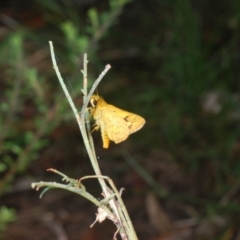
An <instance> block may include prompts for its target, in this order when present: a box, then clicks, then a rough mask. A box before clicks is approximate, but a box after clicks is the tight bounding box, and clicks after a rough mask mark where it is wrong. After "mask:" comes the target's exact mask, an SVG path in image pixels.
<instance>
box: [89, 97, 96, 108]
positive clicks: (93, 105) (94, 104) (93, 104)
mask: <svg viewBox="0 0 240 240" xmlns="http://www.w3.org/2000/svg"><path fill="white" fill-rule="evenodd" d="M90 102H91V105H92V107H96V105H97V101H96V100H95V99H91V101H90Z"/></svg>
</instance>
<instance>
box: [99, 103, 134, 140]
mask: <svg viewBox="0 0 240 240" xmlns="http://www.w3.org/2000/svg"><path fill="white" fill-rule="evenodd" d="M99 121H100V122H99V123H100V126H101V128H102V130H103V131H106V133H107V135H108V137H109V139H110V140H111V141H113V142H115V143H120V142H122V141H124V140H126V139H127V138H128V136H129V134H130V132H129V128H128V124H127V122H126V121H125V120H124V119H123V118H122V117H121V116H120V115H119V114H118V112H117V111H116V109H114V108H109V107H107V108H106V107H104V108H102V111H101V118H99Z"/></svg>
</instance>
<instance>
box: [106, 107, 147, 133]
mask: <svg viewBox="0 0 240 240" xmlns="http://www.w3.org/2000/svg"><path fill="white" fill-rule="evenodd" d="M108 107H109V108H110V107H111V109H112V110H114V109H115V111H116V112H117V114H118V115H119V116H120V117H121V118H122V119H124V121H125V122H126V123H127V126H128V129H129V134H132V133H134V132H137V131H138V130H139V129H141V128H142V127H143V125H144V124H145V122H146V121H145V119H144V118H143V117H141V116H139V115H137V114H135V113H131V112H128V111H124V110H122V109H120V108H117V107H114V106H113V105H110V104H108Z"/></svg>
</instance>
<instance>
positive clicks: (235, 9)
mask: <svg viewBox="0 0 240 240" xmlns="http://www.w3.org/2000/svg"><path fill="white" fill-rule="evenodd" d="M38 3H39V5H41V7H42V9H44V11H43V12H44V14H45V15H44V17H45V21H46V23H47V26H46V27H45V28H44V30H42V29H41V31H39V32H38V31H36V30H35V31H32V32H30V31H28V30H27V29H23V28H21V29H16V31H15V32H11V33H9V34H8V35H7V36H6V38H5V41H3V42H2V43H1V44H0V63H1V69H2V70H1V75H2V79H3V81H2V82H1V87H2V88H3V89H4V92H3V93H2V94H1V102H0V110H1V115H2V116H3V117H2V118H0V126H4V127H2V128H1V136H0V152H1V155H0V157H1V162H0V172H5V178H4V179H3V180H2V181H0V185H1V186H4V188H5V189H6V187H7V186H10V185H7V184H6V183H8V184H9V183H10V182H11V181H12V180H13V179H14V177H15V176H16V174H17V173H18V172H21V171H24V169H26V168H27V166H28V164H29V163H30V162H31V161H33V160H34V159H37V158H38V157H39V152H40V150H41V149H42V148H43V147H44V146H47V145H48V138H47V135H48V134H50V132H51V131H52V130H53V129H54V128H56V127H57V126H59V124H60V123H61V122H62V121H70V120H71V119H72V118H73V114H72V112H71V110H70V108H69V106H68V103H67V101H65V99H64V98H63V93H62V91H61V89H60V87H59V86H58V83H57V81H56V77H55V73H54V71H53V70H52V67H51V66H52V63H51V62H50V60H49V59H47V60H46V58H49V50H48V43H47V41H48V40H52V41H53V43H54V46H55V52H56V53H57V57H58V58H59V59H60V70H61V72H63V73H64V74H66V76H67V77H68V78H69V79H70V81H69V80H67V84H68V82H70V83H71V87H72V89H73V90H72V91H73V94H74V97H75V99H77V96H79V95H80V94H81V74H80V69H81V67H82V55H83V53H84V52H87V53H88V59H90V61H91V62H90V65H89V66H90V68H91V70H89V80H90V83H91V82H92V81H93V79H95V78H96V76H97V75H98V74H99V73H100V72H101V70H102V69H103V65H104V64H105V63H110V64H111V65H112V67H113V68H112V70H111V72H110V73H109V74H108V75H107V76H106V77H105V79H104V80H103V81H104V83H101V84H100V87H99V93H100V94H101V95H103V96H104V98H105V99H106V101H107V102H111V103H112V102H114V105H116V106H119V107H121V108H123V109H126V106H127V107H128V108H129V109H128V110H129V111H133V112H136V113H138V114H140V115H142V116H144V117H145V118H146V120H147V123H146V126H144V129H143V130H141V131H140V132H139V133H137V135H133V136H131V140H132V142H134V147H133V149H135V151H136V152H139V153H141V154H142V163H143V165H146V168H147V163H146V162H144V158H145V156H147V154H148V153H149V152H151V151H155V150H156V149H157V150H160V149H161V150H164V151H166V152H167V153H169V154H170V155H171V156H172V157H173V159H174V161H175V162H176V163H177V164H178V165H179V166H180V167H181V169H182V171H183V172H184V178H185V180H186V179H191V180H189V181H191V183H192V185H193V186H195V188H196V189H195V191H193V192H194V195H195V196H197V197H198V196H201V197H206V198H208V199H216V201H219V202H220V201H221V199H222V197H223V196H225V195H227V194H228V192H229V191H231V190H232V189H233V188H234V187H235V186H238V179H239V177H240V161H239V157H240V154H239V153H240V147H239V146H240V144H239V137H240V136H239V135H240V134H239V132H240V127H239V126H240V124H239V120H240V111H239V103H240V94H239V87H240V84H239V83H240V82H239V77H240V68H239V50H240V49H239V46H240V34H239V33H240V31H239V30H240V29H239V26H240V14H239V12H240V4H239V1H229V2H226V1H223V2H218V4H215V3H213V2H211V1H201V2H194V1H189V0H173V1H156V0H150V1H132V2H130V1H120V0H118V1H117V0H114V1H113V0H110V1H109V4H107V3H106V2H104V3H103V4H102V5H101V4H99V5H98V6H96V7H89V8H86V9H84V10H82V9H80V10H79V12H78V11H77V8H74V7H73V6H71V5H69V6H61V5H58V4H57V3H56V2H55V1H49V0H45V1H42V0H41V1H38ZM127 3H129V4H127ZM123 7H125V8H123ZM110 27H111V28H110ZM38 54H40V57H39V58H40V60H39V59H38V58H37V57H38ZM43 60H45V62H47V64H46V65H48V67H46V65H45V66H38V64H37V63H38V61H43ZM69 87H70V86H69ZM105 96H106V97H105ZM109 99H110V101H108V100H109ZM111 100H112V101H111ZM29 109H32V110H31V111H30V112H29ZM26 119H29V121H27V120H26ZM23 123H24V124H23ZM131 140H129V141H131ZM146 159H147V158H146ZM156 161H161V159H156ZM186 181H187V180H186ZM1 183H2V184H1ZM186 185H187V184H186ZM193 188H194V187H193ZM0 189H1V190H3V188H2V187H0ZM176 191H182V188H179V189H177V190H176ZM184 191H185V192H184V193H185V194H186V195H188V194H189V195H191V193H192V188H189V189H187V188H186V189H184ZM228 201H229V202H232V203H234V204H235V203H236V204H238V203H239V196H237V195H236V196H235V198H233V200H232V199H231V197H229V199H228ZM228 201H226V202H228ZM209 209H211V210H212V209H213V206H212V205H211V204H209V206H208V207H206V208H205V210H206V212H209V211H210V210H209ZM234 211H236V212H238V210H237V209H234Z"/></svg>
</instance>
